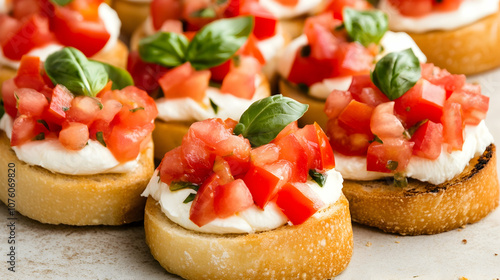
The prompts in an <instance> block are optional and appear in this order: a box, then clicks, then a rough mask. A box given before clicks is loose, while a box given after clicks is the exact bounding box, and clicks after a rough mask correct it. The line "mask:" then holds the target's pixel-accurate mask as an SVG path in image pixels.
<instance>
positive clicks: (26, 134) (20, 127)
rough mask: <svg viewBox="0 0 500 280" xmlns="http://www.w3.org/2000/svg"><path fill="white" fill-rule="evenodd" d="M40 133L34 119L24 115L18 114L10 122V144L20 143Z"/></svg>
mask: <svg viewBox="0 0 500 280" xmlns="http://www.w3.org/2000/svg"><path fill="white" fill-rule="evenodd" d="M39 133H40V130H39V126H38V123H37V121H36V119H34V118H31V117H28V116H26V115H20V116H19V117H17V118H16V119H15V120H14V123H13V124H12V135H11V138H10V145H11V146H13V147H14V146H18V145H22V144H24V143H26V142H28V141H30V140H32V139H33V138H34V137H35V136H37V135H38V134H39Z"/></svg>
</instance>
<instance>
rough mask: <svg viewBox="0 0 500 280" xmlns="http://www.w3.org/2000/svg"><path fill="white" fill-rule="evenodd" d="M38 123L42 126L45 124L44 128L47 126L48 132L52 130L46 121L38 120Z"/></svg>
mask: <svg viewBox="0 0 500 280" xmlns="http://www.w3.org/2000/svg"><path fill="white" fill-rule="evenodd" d="M36 122H37V123H41V124H43V126H45V128H46V129H47V130H50V129H49V125H48V124H47V122H46V121H44V120H37V121H36Z"/></svg>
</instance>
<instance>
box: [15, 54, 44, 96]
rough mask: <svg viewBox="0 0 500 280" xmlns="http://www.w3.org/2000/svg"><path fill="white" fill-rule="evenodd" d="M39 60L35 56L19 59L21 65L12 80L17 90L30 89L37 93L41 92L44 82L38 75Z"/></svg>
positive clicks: (39, 68)
mask: <svg viewBox="0 0 500 280" xmlns="http://www.w3.org/2000/svg"><path fill="white" fill-rule="evenodd" d="M40 66H41V65H40V58H39V57H36V56H26V55H24V56H23V57H22V58H21V64H20V65H19V69H18V70H17V75H16V77H15V78H14V81H15V82H16V85H17V86H18V87H19V88H32V89H34V90H37V91H42V89H43V88H44V86H45V81H44V79H43V77H42V75H40V71H41V67H40Z"/></svg>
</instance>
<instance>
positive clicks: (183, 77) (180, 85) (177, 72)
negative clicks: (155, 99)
mask: <svg viewBox="0 0 500 280" xmlns="http://www.w3.org/2000/svg"><path fill="white" fill-rule="evenodd" d="M209 81H210V71H209V70H202V71H196V70H194V68H193V67H192V66H191V63H189V62H186V63H184V64H182V65H180V66H177V67H176V68H174V69H172V70H170V71H169V72H167V73H165V74H164V75H163V76H162V77H161V78H160V79H159V80H158V83H159V84H160V86H161V89H162V90H163V94H164V96H165V98H167V99H174V98H185V97H189V98H192V99H193V100H195V101H198V102H201V101H202V100H203V98H204V97H205V95H206V90H207V88H208V83H209Z"/></svg>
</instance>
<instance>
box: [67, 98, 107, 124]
mask: <svg viewBox="0 0 500 280" xmlns="http://www.w3.org/2000/svg"><path fill="white" fill-rule="evenodd" d="M101 107H102V103H101V101H100V100H98V99H97V98H93V97H88V96H77V97H75V98H74V99H73V100H72V101H71V107H70V108H69V110H68V111H67V112H66V118H67V120H68V121H69V122H79V123H82V124H85V125H90V124H91V123H92V122H93V121H94V120H95V118H96V116H97V115H98V114H99V112H100V110H101Z"/></svg>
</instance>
